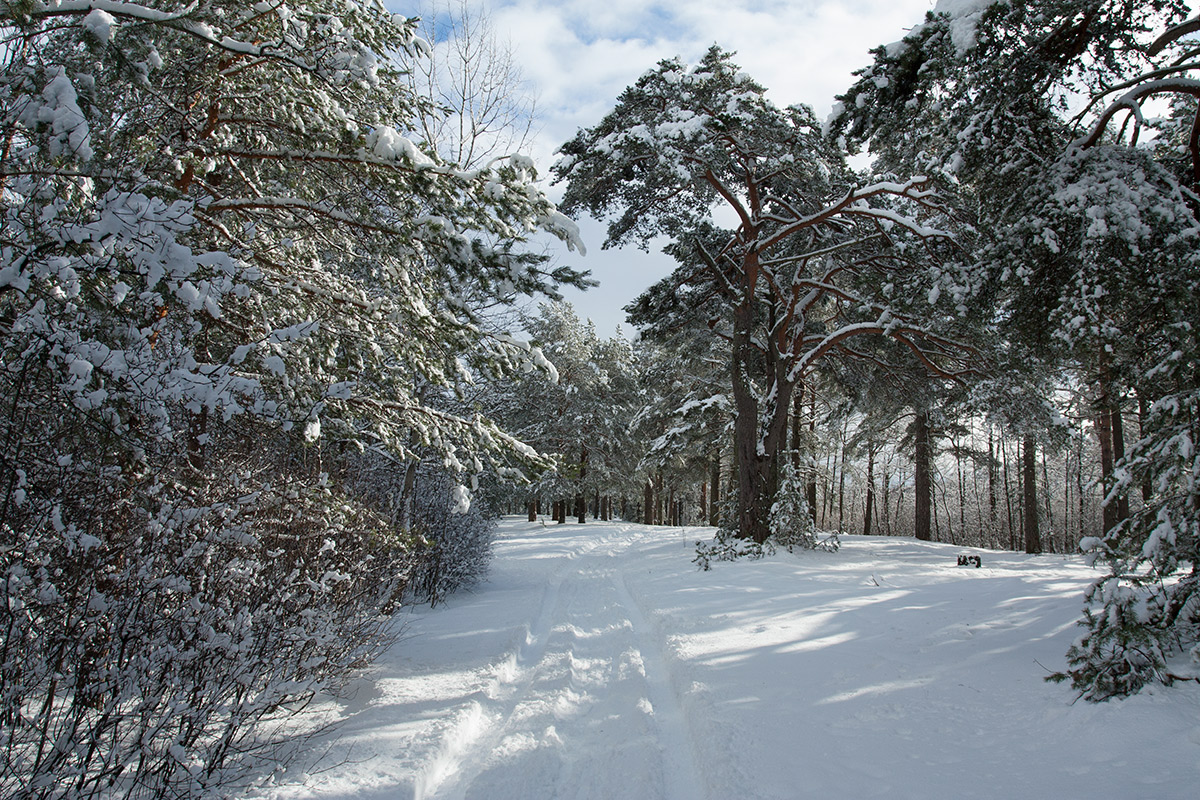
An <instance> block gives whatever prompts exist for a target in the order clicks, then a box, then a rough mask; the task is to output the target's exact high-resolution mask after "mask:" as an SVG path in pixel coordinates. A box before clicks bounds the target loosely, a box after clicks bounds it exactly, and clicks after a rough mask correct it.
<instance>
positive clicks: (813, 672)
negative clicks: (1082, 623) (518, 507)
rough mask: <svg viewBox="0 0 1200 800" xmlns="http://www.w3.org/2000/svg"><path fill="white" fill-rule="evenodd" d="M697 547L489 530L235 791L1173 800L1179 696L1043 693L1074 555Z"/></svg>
mask: <svg viewBox="0 0 1200 800" xmlns="http://www.w3.org/2000/svg"><path fill="white" fill-rule="evenodd" d="M711 534H712V529H697V528H691V529H681V528H667V527H657V528H653V527H646V526H641V525H634V524H625V523H612V524H609V523H599V522H589V523H587V524H586V525H584V526H578V525H577V524H574V523H571V524H567V525H555V524H553V523H549V524H543V523H541V522H536V523H527V522H525V521H523V520H519V519H516V518H509V519H506V520H505V521H504V522H503V523H502V526H501V531H500V538H499V540H498V542H497V545H496V558H495V562H494V564H493V567H492V571H491V579H490V581H489V582H488V583H486V584H484V585H483V586H481V587H480V588H479V589H478V590H477V591H476V592H474V593H471V594H466V593H463V594H460V595H457V596H455V597H453V598H451V599H450V601H449V602H448V603H446V604H445V605H443V606H440V607H438V608H437V609H433V610H430V609H428V608H421V609H418V610H416V611H412V612H409V613H408V614H407V615H405V616H403V617H402V618H401V619H400V620H399V621H400V622H401V623H402V624H403V625H404V626H405V635H404V637H403V639H402V640H401V641H400V643H399V644H398V645H396V646H395V647H394V648H393V649H392V651H391V652H390V653H388V654H387V655H385V656H384V658H383V659H382V661H381V662H380V663H377V664H376V665H375V667H373V668H372V670H371V671H370V672H369V674H367V675H366V676H364V677H363V678H362V679H361V680H360V681H359V682H358V683H357V685H356V686H355V687H353V688H354V691H353V692H352V694H351V695H350V698H349V699H348V700H346V701H344V702H343V703H341V704H332V703H331V704H329V705H327V706H326V708H325V709H324V711H325V712H327V713H333V714H336V715H339V716H341V717H342V719H343V721H342V724H341V726H340V727H339V728H337V729H336V730H335V731H334V732H333V733H331V734H329V735H327V736H326V738H324V739H321V740H318V741H316V742H314V743H313V745H312V748H311V752H312V753H313V754H314V755H313V758H314V759H315V758H316V756H318V755H319V756H322V758H321V759H320V760H319V761H311V760H310V762H309V763H308V765H307V767H305V766H304V765H299V764H298V765H296V766H294V767H293V768H292V770H291V771H290V772H287V773H283V774H281V775H278V776H276V778H275V783H274V784H273V785H270V786H266V787H260V788H259V789H256V790H255V791H254V792H253V793H251V795H250V796H252V797H257V798H271V799H272V800H316V799H317V798H320V799H321V800H335V799H338V798H364V797H379V798H383V797H387V798H396V799H398V800H399V799H403V798H414V800H415V799H416V798H454V799H455V800H458V799H460V798H489V800H536V799H537V798H568V797H569V798H604V799H605V800H609V799H612V798H638V799H639V800H653V799H654V798H666V799H668V800H699V799H701V798H709V799H710V800H722V799H724V798H735V797H736V798H739V799H745V800H755V799H762V800H767V799H768V798H772V799H774V798H780V799H782V798H800V797H813V798H829V797H889V798H892V797H894V798H929V797H958V798H969V797H988V798H996V797H1004V798H1041V797H1061V798H1083V797H1156V798H1184V797H1192V796H1194V791H1195V786H1196V781H1197V779H1198V778H1200V766H1198V765H1200V686H1197V685H1194V684H1177V685H1176V686H1175V687H1173V688H1170V689H1163V688H1155V689H1152V690H1148V691H1143V692H1142V694H1140V695H1138V696H1135V697H1133V698H1130V699H1127V700H1123V701H1113V702H1110V703H1106V704H1089V703H1085V702H1083V701H1079V702H1072V701H1073V700H1074V699H1075V698H1074V695H1073V694H1072V693H1071V691H1070V690H1069V689H1067V688H1065V687H1064V686H1061V685H1054V684H1048V683H1046V682H1044V681H1043V676H1044V675H1045V674H1046V673H1047V672H1048V671H1049V670H1053V669H1060V668H1062V666H1063V653H1064V652H1065V650H1066V648H1067V646H1068V645H1069V644H1070V642H1071V640H1072V639H1073V638H1074V637H1075V636H1076V627H1075V624H1074V623H1075V620H1076V619H1077V618H1078V615H1079V609H1080V604H1081V595H1082V593H1083V590H1084V588H1085V587H1086V586H1087V585H1088V583H1089V582H1090V581H1091V580H1093V579H1094V578H1095V577H1096V576H1097V575H1098V573H1097V572H1096V571H1095V570H1093V569H1092V568H1090V567H1088V566H1087V565H1086V564H1085V563H1084V557H1082V556H1071V557H1065V556H1061V555H1057V556H1055V555H1043V556H1026V555H1018V554H1012V553H996V552H992V551H986V550H970V549H967V548H957V547H952V546H949V545H940V544H932V543H922V542H916V541H914V540H912V539H907V538H886V537H863V536H843V537H842V550H841V551H840V552H838V553H836V554H831V553H808V554H804V555H789V554H786V553H780V554H779V555H777V556H775V557H772V558H767V559H764V560H761V561H745V562H737V563H718V564H716V565H715V567H714V569H713V571H711V572H707V573H701V572H698V571H697V570H696V568H695V566H694V565H693V564H692V561H691V559H692V558H693V556H694V542H695V540H696V539H697V538H700V537H705V536H711ZM963 552H968V553H971V554H975V555H979V556H980V557H981V559H982V567H981V568H978V569H976V568H973V567H972V568H965V567H958V566H957V556H958V555H959V554H960V553H963Z"/></svg>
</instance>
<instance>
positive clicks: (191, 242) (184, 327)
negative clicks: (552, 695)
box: [0, 0, 583, 798]
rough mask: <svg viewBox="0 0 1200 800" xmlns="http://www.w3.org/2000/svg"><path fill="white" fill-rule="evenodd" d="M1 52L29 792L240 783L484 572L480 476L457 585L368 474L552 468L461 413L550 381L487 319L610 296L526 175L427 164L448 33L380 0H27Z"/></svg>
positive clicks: (13, 501)
mask: <svg viewBox="0 0 1200 800" xmlns="http://www.w3.org/2000/svg"><path fill="white" fill-rule="evenodd" d="M0 38H2V42H0V142H2V146H0V192H2V194H0V253H2V258H0V334H2V338H0V391H3V393H4V397H5V402H4V403H3V407H2V408H0V491H2V493H3V494H2V497H0V573H2V575H3V580H0V595H2V597H0V632H2V633H0V720H2V723H0V730H2V731H3V737H4V742H3V745H4V746H3V751H2V754H0V794H3V795H4V796H6V797H19V798H25V797H38V798H43V797H46V798H49V797H72V798H85V797H98V796H105V797H107V796H118V795H119V796H126V797H163V796H200V795H204V794H216V793H225V792H228V791H231V788H230V787H232V786H234V785H236V781H238V780H240V779H242V778H244V777H245V775H246V774H247V770H250V769H252V768H253V766H254V765H255V764H256V763H258V759H260V758H262V757H263V756H264V754H266V753H267V752H269V747H270V746H272V745H275V744H278V742H275V741H273V740H272V738H271V736H270V735H269V734H268V731H269V730H270V726H264V725H263V724H261V723H264V722H266V721H268V720H272V719H277V718H278V717H279V716H281V715H286V714H289V713H293V712H295V711H296V710H297V709H299V708H302V707H303V706H304V705H305V703H306V702H307V701H308V700H309V699H311V698H312V697H313V696H314V694H315V693H316V692H318V691H321V690H335V689H336V688H337V686H338V685H339V684H340V683H341V682H342V681H343V680H344V679H345V676H346V674H347V673H348V671H349V670H350V669H352V668H355V667H358V666H362V665H363V664H365V663H367V662H368V661H369V659H370V658H371V657H372V655H373V654H374V653H376V652H378V651H379V649H380V648H382V647H384V646H385V645H386V644H388V643H389V642H390V641H391V638H392V636H393V635H394V632H395V629H394V627H393V625H392V623H391V622H390V620H389V619H388V616H387V615H388V614H389V613H390V612H391V610H392V609H394V608H395V606H396V604H397V603H398V602H399V601H400V599H401V598H402V597H403V596H405V594H406V593H407V592H408V591H410V590H411V589H412V588H413V585H412V582H413V580H414V570H415V569H416V568H417V567H418V566H421V565H424V568H425V569H426V573H423V574H422V577H421V581H422V582H423V585H424V586H425V587H426V588H425V589H423V591H424V592H425V593H426V594H427V595H429V596H430V597H431V598H434V597H440V596H441V595H442V593H444V592H445V591H446V590H448V588H450V587H451V586H452V585H454V584H456V583H461V582H463V581H464V580H466V579H467V578H468V576H467V575H465V574H462V573H461V572H458V571H456V570H459V568H460V567H465V568H466V569H467V570H468V571H469V572H477V567H478V562H479V560H480V559H481V558H483V556H484V554H485V552H486V533H485V530H484V526H482V525H477V526H476V527H475V528H473V529H472V530H471V531H469V532H468V533H466V534H464V536H465V539H463V542H465V545H464V546H465V547H466V548H467V550H468V551H469V553H470V554H469V555H468V556H467V557H466V559H465V562H464V563H463V564H461V565H455V566H454V568H453V569H452V570H451V569H448V567H447V560H448V559H451V558H457V556H453V557H452V556H450V555H448V553H447V551H446V550H445V548H446V547H448V546H449V543H450V541H451V538H450V537H448V536H447V535H446V532H447V531H448V530H450V529H451V528H453V527H454V524H451V523H446V522H445V521H444V520H441V519H440V515H442V514H443V513H444V512H446V511H447V509H448V508H449V506H450V505H451V504H450V502H449V501H450V499H451V498H450V492H451V491H453V492H455V494H456V495H457V497H456V500H458V501H461V502H455V503H454V505H456V506H459V507H463V506H465V505H466V500H467V499H468V494H467V490H466V489H465V488H464V487H456V488H453V489H452V488H451V487H449V486H443V487H441V488H440V489H439V490H438V491H435V492H433V493H431V494H430V495H428V496H427V497H424V498H422V499H421V502H422V503H425V504H428V505H427V506H424V507H423V508H422V513H423V514H425V519H426V523H425V524H426V529H427V530H429V534H428V538H427V539H426V542H428V541H433V542H436V544H435V545H434V547H433V554H434V555H435V556H436V559H435V560H436V562H437V564H438V567H437V569H436V578H435V579H430V578H429V577H428V574H427V573H428V568H429V564H430V563H431V562H430V561H429V560H428V559H427V558H426V555H428V546H427V545H426V544H422V542H421V541H420V540H419V539H418V538H417V537H416V536H415V535H414V534H413V533H411V532H409V531H408V530H407V529H406V523H405V520H404V519H403V516H396V515H393V514H391V513H389V510H388V509H387V508H386V507H385V506H384V505H383V504H382V503H380V504H377V503H376V502H375V501H374V500H373V499H372V498H368V497H365V496H364V495H363V494H360V493H359V492H358V491H356V488H355V486H356V476H352V475H349V474H348V470H349V466H350V464H351V462H352V460H353V459H354V458H355V457H357V456H359V455H362V456H363V457H364V460H371V459H378V460H382V461H391V462H403V461H409V462H415V461H416V460H417V459H420V458H422V457H424V456H426V455H428V454H430V453H433V454H435V455H434V458H435V462H436V464H437V468H438V470H440V471H441V475H442V478H441V480H443V481H449V480H451V478H450V476H452V475H453V476H455V478H454V479H453V480H454V483H458V481H459V480H460V478H458V477H457V476H459V475H461V474H462V473H464V472H471V473H478V472H480V471H482V470H484V469H485V468H489V465H490V468H491V469H493V470H495V471H498V472H502V473H504V474H511V471H512V470H515V469H517V468H518V467H519V466H520V465H522V464H523V463H525V461H526V460H527V459H528V458H529V457H530V455H531V451H530V450H529V448H528V447H526V446H524V445H522V444H520V443H519V442H517V441H516V440H515V439H513V438H512V437H510V436H508V435H507V434H505V433H503V432H502V431H501V430H500V429H499V428H498V427H497V426H496V425H495V424H494V423H493V422H491V421H490V420H488V419H486V418H484V417H482V416H481V415H479V414H478V413H477V412H476V411H475V410H474V409H471V408H469V407H466V406H463V405H462V404H458V405H455V404H453V403H449V402H442V401H444V400H445V399H446V398H451V397H455V396H456V395H461V393H462V392H461V389H462V386H463V385H464V383H466V382H467V381H468V380H469V379H470V378H471V377H473V374H474V373H480V372H488V373H492V374H503V373H506V372H511V371H512V370H515V369H519V368H521V367H522V366H523V365H527V364H529V365H532V363H533V357H532V353H531V351H530V349H529V348H528V346H527V345H524V344H523V343H522V342H520V341H519V340H517V339H515V338H514V337H512V336H509V335H506V334H502V333H499V332H496V331H494V330H493V329H492V328H491V327H490V326H489V325H488V324H486V320H485V319H484V318H483V316H482V314H481V312H480V309H481V308H483V307H485V306H495V305H510V304H512V303H513V302H515V301H516V300H517V298H518V297H520V296H521V295H522V294H537V293H545V294H556V290H555V286H556V285H557V284H559V283H560V282H564V281H565V282H570V283H576V284H580V283H582V282H583V276H582V275H580V274H578V273H575V272H573V271H572V270H569V269H566V268H554V269H552V268H550V267H549V266H548V265H547V264H546V261H545V259H544V258H543V257H541V256H535V255H532V254H529V253H528V252H526V251H525V249H524V247H523V242H524V238H525V237H526V236H527V235H528V234H529V233H530V232H533V231H537V230H541V231H546V232H549V233H552V234H554V235H558V236H562V237H564V238H565V239H566V240H567V241H568V242H571V243H577V240H576V236H575V228H574V225H573V224H571V223H570V222H569V221H568V220H567V219H566V218H565V217H563V216H562V215H561V214H559V213H558V212H557V211H556V210H555V208H554V206H553V205H552V204H551V203H550V202H549V201H548V200H547V199H546V198H545V196H544V195H543V194H542V192H541V191H540V190H538V189H537V187H536V186H535V184H534V180H535V172H534V169H533V166H532V164H531V163H530V161H529V160H528V159H527V158H524V157H522V156H517V155H506V156H505V157H503V158H495V159H492V160H490V161H489V162H487V163H485V164H482V165H479V166H478V167H476V168H474V169H464V168H461V167H460V166H459V165H455V164H452V163H447V162H444V161H442V160H441V159H439V158H438V157H437V156H436V155H430V154H427V153H428V152H429V151H432V150H433V147H432V146H431V145H430V144H429V143H423V142H420V141H419V139H418V134H417V133H416V131H420V130H422V129H423V126H422V125H421V123H420V121H421V119H422V117H423V116H425V115H429V114H437V113H439V112H438V110H437V109H435V108H433V107H432V106H430V105H429V104H428V103H425V102H424V101H422V100H421V99H420V98H419V97H417V96H415V95H414V93H413V92H412V90H411V88H410V86H409V84H408V81H407V77H406V76H407V74H408V72H409V66H408V65H409V64H410V63H411V61H412V59H419V58H423V57H425V54H426V53H427V51H428V46H427V44H426V43H424V42H423V41H422V40H421V39H419V38H418V37H417V36H416V34H415V23H414V22H412V21H410V20H406V19H403V18H400V17H395V16H393V15H392V14H390V13H388V12H387V11H386V9H385V8H384V7H383V6H382V4H381V3H378V2H374V0H362V1H361V2H360V1H359V0H313V2H303V1H301V2H273V3H259V2H248V1H242V0H234V2H220V3H216V2H210V1H209V0H200V1H199V2H191V3H184V2H174V0H148V2H146V3H132V2H113V1H111V0H89V2H53V3H43V2H21V3H6V4H4V5H3V6H0ZM531 368H532V367H531ZM355 463H358V464H361V463H362V462H361V461H359V462H355ZM357 485H358V486H359V487H360V488H361V485H362V484H361V483H359V484H357ZM400 505H403V504H400ZM435 518H438V519H436V521H435ZM463 525H466V522H465V521H463V522H462V523H461V525H460V526H459V527H462V526H463ZM448 526H449V527H448ZM467 527H469V526H467ZM456 546H457V545H456Z"/></svg>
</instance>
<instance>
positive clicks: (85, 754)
mask: <svg viewBox="0 0 1200 800" xmlns="http://www.w3.org/2000/svg"><path fill="white" fill-rule="evenodd" d="M251 464H252V462H243V463H242V464H241V465H239V466H241V467H247V466H251ZM221 478H222V480H221V481H220V483H218V484H216V485H214V486H213V487H211V488H212V489H213V491H204V490H205V489H207V488H209V487H207V486H196V485H192V486H185V485H181V484H178V483H172V482H163V481H158V480H153V479H150V480H147V481H146V482H145V483H144V484H142V485H131V484H130V483H129V482H128V481H123V480H122V479H121V477H120V476H119V475H114V474H112V472H111V471H107V470H100V471H96V472H95V473H93V474H91V475H88V474H87V473H85V472H84V471H83V470H79V471H75V472H73V473H72V474H71V475H70V476H69V484H68V485H67V487H65V488H66V492H65V493H64V495H63V496H61V497H60V498H57V499H56V500H54V501H47V500H44V499H43V498H42V497H40V496H39V497H28V496H27V497H26V499H25V501H24V502H23V507H24V509H26V513H31V514H35V515H37V516H39V517H42V518H43V519H44V523H43V525H42V526H30V525H20V526H19V527H18V528H17V531H18V533H17V536H18V539H17V546H15V547H11V546H10V547H6V548H4V550H3V551H2V552H0V569H2V570H3V575H4V578H5V580H4V581H2V582H0V632H2V638H3V643H4V647H3V649H2V650H0V691H2V695H0V704H2V705H0V715H2V718H3V719H4V723H5V724H4V726H3V727H4V731H5V733H4V737H5V741H4V745H5V746H4V751H3V758H0V794H3V795H4V796H5V797H14V798H22V797H38V798H57V797H63V798H66V797H71V798H82V797H108V796H127V797H146V798H150V797H164V796H200V795H203V794H206V793H210V792H213V791H215V790H216V789H218V788H220V787H228V786H230V785H232V784H236V783H237V782H238V780H239V779H244V778H245V777H246V776H247V775H248V774H249V771H250V770H252V769H254V768H256V767H258V766H259V764H260V759H261V757H262V755H263V753H264V752H265V751H266V750H267V749H268V748H273V747H274V746H276V745H279V744H281V740H276V739H274V738H273V737H272V735H271V734H270V730H271V729H270V728H268V727H264V726H263V725H262V724H261V723H264V722H266V721H269V720H271V719H273V718H276V717H278V716H279V715H281V714H294V713H296V712H297V711H298V710H299V709H301V708H302V707H303V706H304V704H305V703H307V701H308V700H310V699H311V698H312V697H313V696H314V694H315V693H316V692H318V691H321V690H330V689H336V688H337V686H338V685H339V684H340V683H341V682H342V681H344V680H345V678H346V675H347V674H348V672H349V670H351V669H353V668H355V667H359V666H362V665H363V664H365V663H368V662H369V661H370V659H371V658H372V657H373V656H374V654H375V653H377V652H378V651H379V650H380V649H381V648H382V647H385V646H386V645H387V644H389V643H390V642H391V641H392V638H393V634H394V628H393V625H392V622H391V620H390V617H389V616H388V613H387V612H389V611H390V609H391V608H392V607H394V605H395V604H396V602H397V601H398V600H399V598H400V596H401V594H402V592H403V591H404V589H405V583H406V580H407V577H408V576H407V575H406V574H405V570H404V569H403V568H402V567H401V566H400V565H402V564H403V563H404V562H405V558H406V554H407V553H409V552H410V550H411V548H410V547H409V543H408V542H406V541H405V540H403V539H401V538H399V537H397V536H396V535H395V533H394V532H393V531H392V530H391V529H390V528H389V527H388V526H387V525H386V524H384V522H383V520H381V519H379V518H377V517H374V516H372V515H371V514H370V513H368V512H364V511H362V510H361V509H357V508H356V507H354V506H352V505H350V504H348V503H345V502H341V501H340V500H339V498H338V497H337V493H336V491H335V489H334V488H333V487H332V486H331V485H330V483H329V482H328V479H327V478H326V477H325V476H323V475H320V474H317V475H309V476H303V477H297V476H288V477H283V476H281V475H279V474H275V475H271V474H270V473H269V472H268V473H267V474H265V475H264V474H262V471H261V470H254V469H253V468H248V469H238V470H236V471H234V472H232V473H231V474H228V475H222V476H221ZM199 497H205V498H206V502H203V504H200V503H198V502H197V500H198V498H199ZM97 517H104V519H102V520H98V519H97ZM9 521H10V522H17V521H19V520H16V519H13V518H12V517H10V519H9ZM272 757H273V758H279V757H280V755H279V753H278V752H277V751H273V753H272Z"/></svg>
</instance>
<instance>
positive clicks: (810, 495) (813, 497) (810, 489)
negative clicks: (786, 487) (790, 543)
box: [804, 389, 817, 526]
mask: <svg viewBox="0 0 1200 800" xmlns="http://www.w3.org/2000/svg"><path fill="white" fill-rule="evenodd" d="M808 408H809V417H808V433H809V437H808V438H809V441H810V442H812V443H813V444H812V449H813V450H814V451H815V450H816V441H817V393H816V392H815V391H813V390H811V389H810V390H809V392H808ZM816 458H817V456H816V453H815V452H813V453H810V461H809V463H810V464H811V466H812V469H809V471H808V483H807V484H806V485H805V487H804V493H805V498H804V499H805V500H807V501H808V516H809V519H811V520H812V523H813V525H814V526H815V525H816V524H817V473H816Z"/></svg>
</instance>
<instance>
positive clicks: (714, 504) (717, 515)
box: [708, 456, 721, 528]
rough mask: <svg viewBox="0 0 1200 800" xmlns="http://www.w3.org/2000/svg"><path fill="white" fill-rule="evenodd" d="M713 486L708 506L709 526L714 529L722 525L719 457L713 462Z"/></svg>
mask: <svg viewBox="0 0 1200 800" xmlns="http://www.w3.org/2000/svg"><path fill="white" fill-rule="evenodd" d="M709 483H710V484H711V485H712V498H711V500H710V502H709V504H708V524H709V525H712V526H713V527H714V528H715V527H717V526H718V525H720V524H721V508H720V505H719V503H720V502H721V459H720V457H719V456H718V457H717V458H714V459H713V461H712V475H710V476H709Z"/></svg>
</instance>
